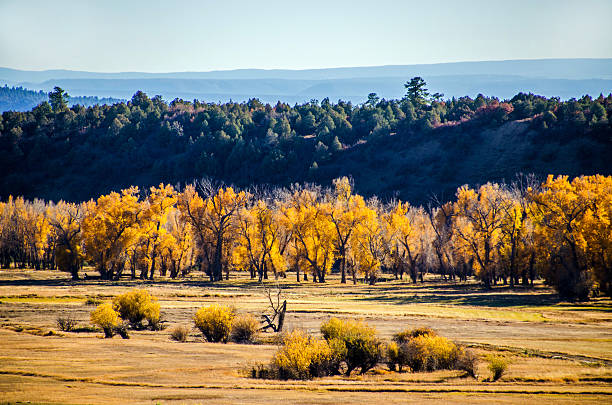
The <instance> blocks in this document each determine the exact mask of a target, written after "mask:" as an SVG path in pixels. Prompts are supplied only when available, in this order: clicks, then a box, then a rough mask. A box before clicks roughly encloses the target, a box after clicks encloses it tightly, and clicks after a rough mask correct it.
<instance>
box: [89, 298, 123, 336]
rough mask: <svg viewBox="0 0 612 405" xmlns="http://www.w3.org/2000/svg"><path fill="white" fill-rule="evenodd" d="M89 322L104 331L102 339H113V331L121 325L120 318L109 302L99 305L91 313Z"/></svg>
mask: <svg viewBox="0 0 612 405" xmlns="http://www.w3.org/2000/svg"><path fill="white" fill-rule="evenodd" d="M90 321H91V323H92V324H93V325H96V326H99V327H100V328H101V329H102V330H103V331H104V337H106V338H110V337H113V334H114V332H113V330H114V328H115V327H117V326H119V325H120V324H121V318H120V317H119V314H118V313H117V311H115V310H114V309H113V306H112V305H111V303H110V302H106V303H104V304H101V305H99V306H98V307H97V308H96V309H94V310H93V311H91V314H90Z"/></svg>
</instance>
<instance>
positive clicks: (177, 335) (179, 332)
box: [170, 325, 189, 342]
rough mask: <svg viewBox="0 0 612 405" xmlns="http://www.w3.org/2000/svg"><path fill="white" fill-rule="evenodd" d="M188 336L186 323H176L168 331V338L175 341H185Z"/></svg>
mask: <svg viewBox="0 0 612 405" xmlns="http://www.w3.org/2000/svg"><path fill="white" fill-rule="evenodd" d="M188 336H189V327H187V326H186V325H178V326H176V327H175V328H174V329H172V330H171V331H170V339H172V340H175V341H177V342H186V341H187V337H188Z"/></svg>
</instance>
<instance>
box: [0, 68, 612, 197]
mask: <svg viewBox="0 0 612 405" xmlns="http://www.w3.org/2000/svg"><path fill="white" fill-rule="evenodd" d="M406 89H407V94H406V96H405V97H404V98H403V99H401V100H384V99H379V98H378V96H377V95H376V94H374V93H372V94H370V96H369V97H368V101H367V102H365V103H364V104H361V105H353V104H351V103H350V102H343V101H339V102H337V103H332V102H330V101H329V100H328V99H324V100H322V101H320V102H319V101H316V100H313V101H311V102H309V103H305V104H296V105H294V106H290V105H288V104H283V103H280V102H279V103H277V104H276V105H269V104H262V103H261V102H259V101H258V100H256V99H252V100H250V101H249V102H247V103H225V104H214V103H202V102H199V101H197V100H194V101H193V102H191V101H184V100H180V99H175V100H174V101H172V102H170V103H167V102H165V101H164V100H162V98H161V97H158V96H156V97H153V98H149V97H148V96H147V95H146V94H144V93H142V92H138V93H136V94H135V95H134V96H133V98H132V99H131V100H130V101H129V102H127V103H117V104H114V105H96V106H93V107H87V108H86V107H83V106H73V107H70V108H69V107H68V102H69V100H67V99H66V98H65V94H64V93H63V92H61V91H59V93H58V92H56V93H54V94H52V95H51V97H50V99H51V100H50V103H48V102H43V103H41V104H40V105H38V106H36V107H35V108H33V109H32V110H31V111H28V112H4V113H3V114H2V118H1V120H0V130H1V133H0V197H1V198H6V197H8V195H9V194H12V195H23V196H25V197H27V198H34V197H41V198H46V199H52V200H59V199H65V200H72V201H81V200H85V199H89V198H92V197H96V196H98V195H100V194H104V193H107V192H109V191H111V190H118V189H120V188H124V187H127V186H129V185H139V186H143V187H144V186H150V185H154V184H159V183H160V182H165V183H171V184H176V183H179V182H180V183H183V184H184V183H185V182H187V181H190V180H192V179H194V178H201V177H204V176H208V177H212V178H217V179H221V180H224V181H226V182H230V183H234V184H236V185H238V186H247V185H251V184H262V183H269V184H275V185H288V184H291V183H293V182H304V181H308V182H319V183H322V184H325V185H328V184H330V182H331V179H333V178H335V177H338V176H341V175H351V176H353V177H354V178H355V179H356V184H357V187H358V188H357V191H358V192H360V193H362V194H364V195H368V196H369V195H373V194H376V195H378V196H379V197H382V198H388V197H391V196H398V197H400V198H402V199H405V200H409V201H411V202H414V203H422V202H425V201H426V200H427V199H428V198H429V197H430V196H431V195H432V194H437V195H443V196H444V195H445V196H446V197H444V198H445V199H448V198H450V197H451V195H452V194H453V193H454V191H455V190H456V188H457V186H459V185H461V184H464V183H469V184H478V183H479V184H484V183H485V182H487V181H500V180H503V179H511V178H513V177H514V175H515V173H517V172H528V173H531V172H532V173H535V174H537V175H543V174H546V173H554V174H568V175H579V174H593V173H600V174H610V173H611V165H610V163H609V156H612V136H611V134H612V128H611V125H610V121H609V120H608V117H609V116H610V114H612V95H608V96H607V97H605V96H603V95H600V96H599V97H597V98H595V99H593V98H591V97H589V96H585V97H583V98H581V99H579V100H576V99H571V100H568V101H560V100H559V99H558V98H545V97H541V96H537V95H533V94H523V93H520V94H517V95H516V96H515V97H513V98H512V99H510V100H506V101H501V100H498V99H496V98H489V97H483V96H481V95H479V96H478V97H476V98H475V99H472V98H469V97H462V98H458V99H457V98H452V99H446V100H444V98H443V96H442V95H441V94H437V93H436V94H434V95H430V94H428V92H427V90H426V88H425V83H424V81H423V80H422V79H420V78H413V79H412V80H411V81H410V82H407V83H406Z"/></svg>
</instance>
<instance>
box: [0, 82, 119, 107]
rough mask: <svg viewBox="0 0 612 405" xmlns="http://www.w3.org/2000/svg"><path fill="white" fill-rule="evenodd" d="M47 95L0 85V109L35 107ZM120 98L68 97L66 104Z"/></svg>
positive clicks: (100, 102)
mask: <svg viewBox="0 0 612 405" xmlns="http://www.w3.org/2000/svg"><path fill="white" fill-rule="evenodd" d="M48 98H49V96H48V95H47V93H46V92H44V91H42V90H41V91H33V90H28V89H24V88H22V87H8V86H6V85H5V86H4V87H0V111H27V110H31V109H32V108H34V107H36V106H37V105H38V104H40V103H42V102H43V101H47V99H48ZM121 101H124V100H121V99H116V98H109V97H105V98H98V97H96V96H81V97H69V99H68V105H70V106H73V105H77V104H80V105H83V106H85V107H91V106H93V105H96V104H114V103H119V102H121Z"/></svg>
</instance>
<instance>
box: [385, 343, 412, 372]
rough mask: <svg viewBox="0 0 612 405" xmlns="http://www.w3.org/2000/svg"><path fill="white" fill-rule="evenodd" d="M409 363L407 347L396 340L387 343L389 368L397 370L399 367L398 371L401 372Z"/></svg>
mask: <svg viewBox="0 0 612 405" xmlns="http://www.w3.org/2000/svg"><path fill="white" fill-rule="evenodd" d="M407 364H408V359H407V351H406V350H405V348H404V347H403V346H402V345H398V344H397V343H396V342H391V343H389V344H388V345H387V365H388V366H389V370H391V371H395V370H396V368H397V371H399V372H400V373H401V372H402V371H403V369H404V366H406V365H407Z"/></svg>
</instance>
